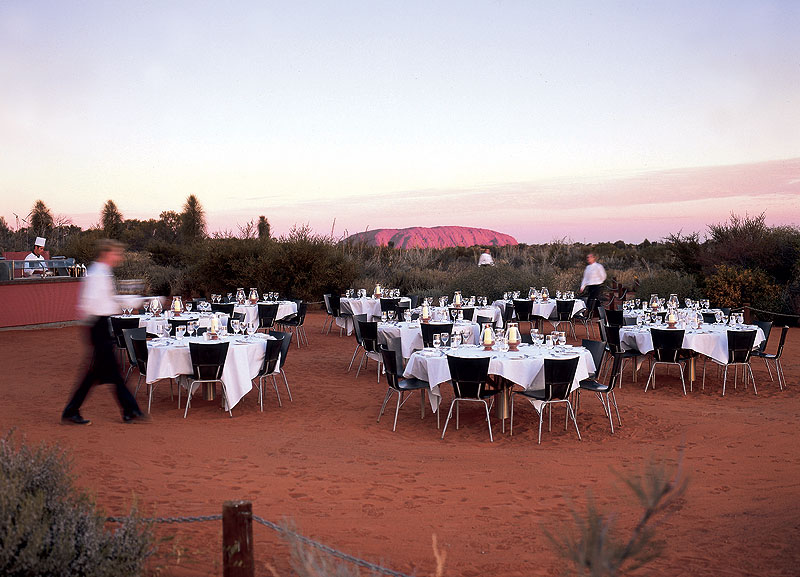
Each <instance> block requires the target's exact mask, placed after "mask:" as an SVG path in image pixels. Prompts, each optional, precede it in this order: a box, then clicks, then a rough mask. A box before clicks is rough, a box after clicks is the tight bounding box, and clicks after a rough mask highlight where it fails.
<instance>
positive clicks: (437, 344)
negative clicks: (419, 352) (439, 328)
mask: <svg viewBox="0 0 800 577" xmlns="http://www.w3.org/2000/svg"><path fill="white" fill-rule="evenodd" d="M441 346H442V339H441V337H440V335H439V333H434V334H433V348H434V349H436V350H437V351H438V350H439V347H441Z"/></svg>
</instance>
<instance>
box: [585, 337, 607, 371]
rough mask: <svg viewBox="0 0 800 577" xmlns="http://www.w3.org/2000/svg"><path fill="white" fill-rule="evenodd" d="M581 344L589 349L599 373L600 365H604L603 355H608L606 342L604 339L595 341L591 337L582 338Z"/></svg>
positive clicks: (595, 368)
mask: <svg viewBox="0 0 800 577" xmlns="http://www.w3.org/2000/svg"><path fill="white" fill-rule="evenodd" d="M581 346H582V347H583V348H584V349H586V350H587V351H589V353H591V355H592V360H593V361H594V370H595V373H596V374H599V372H600V367H601V366H602V365H603V357H605V356H606V343H605V342H603V341H593V340H590V339H583V340H581Z"/></svg>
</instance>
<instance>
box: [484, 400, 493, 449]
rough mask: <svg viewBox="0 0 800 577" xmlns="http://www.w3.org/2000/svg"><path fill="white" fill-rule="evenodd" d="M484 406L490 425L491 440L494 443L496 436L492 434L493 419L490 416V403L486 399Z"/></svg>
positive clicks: (487, 421)
mask: <svg viewBox="0 0 800 577" xmlns="http://www.w3.org/2000/svg"><path fill="white" fill-rule="evenodd" d="M483 408H484V409H486V423H487V424H488V425H489V442H490V443H494V437H493V436H492V419H491V417H489V404H488V403H487V402H486V401H483Z"/></svg>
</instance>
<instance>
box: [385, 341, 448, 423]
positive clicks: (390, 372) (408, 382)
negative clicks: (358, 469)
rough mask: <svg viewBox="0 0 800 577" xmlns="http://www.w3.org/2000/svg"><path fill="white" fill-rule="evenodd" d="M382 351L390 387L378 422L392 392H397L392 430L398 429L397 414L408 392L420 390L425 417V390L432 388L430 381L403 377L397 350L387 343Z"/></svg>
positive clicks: (422, 411) (437, 417) (437, 416)
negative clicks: (399, 370)
mask: <svg viewBox="0 0 800 577" xmlns="http://www.w3.org/2000/svg"><path fill="white" fill-rule="evenodd" d="M380 353H381V358H383V367H384V370H385V371H386V380H387V381H388V383H389V388H388V389H386V396H385V397H384V398H383V404H382V405H381V410H380V412H379V413H378V422H379V423H380V422H381V417H382V416H383V411H384V410H385V409H386V403H388V402H389V398H390V397H391V396H392V393H397V407H396V408H395V410H394V424H393V425H392V431H395V430H397V415H398V413H399V412H400V407H402V406H403V405H404V404H405V402H406V400H408V399H405V395H406V393H413V392H414V391H420V403H421V407H422V408H421V410H420V412H421V415H422V418H424V417H425V391H426V390H430V388H431V385H430V383H429V382H428V381H422V380H420V379H414V378H410V379H405V378H403V376H402V375H400V374H399V373H398V371H397V354H396V353H395V351H392V350H389V349H388V348H386V346H385V345H381V347H380ZM436 428H437V429H438V428H439V411H437V412H436Z"/></svg>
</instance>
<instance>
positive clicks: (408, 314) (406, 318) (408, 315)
mask: <svg viewBox="0 0 800 577" xmlns="http://www.w3.org/2000/svg"><path fill="white" fill-rule="evenodd" d="M403 320H404V321H406V322H407V323H410V322H411V311H410V310H408V309H406V310H404V311H403Z"/></svg>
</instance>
